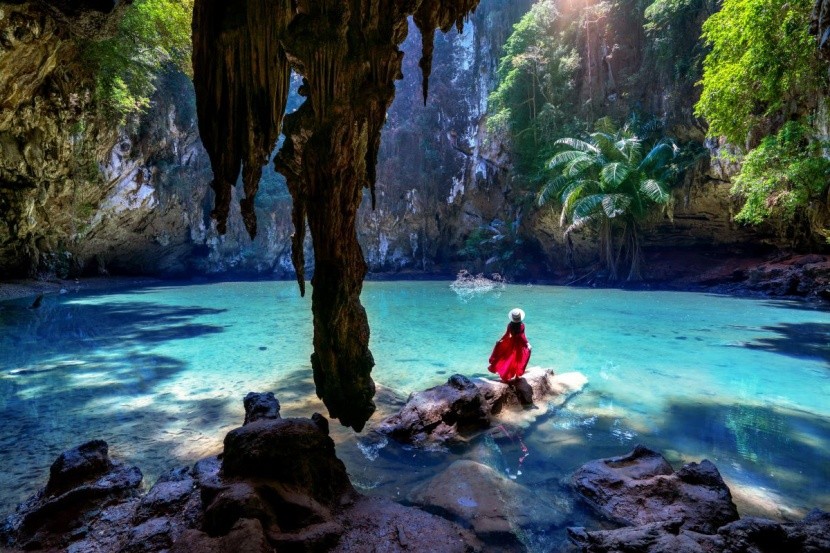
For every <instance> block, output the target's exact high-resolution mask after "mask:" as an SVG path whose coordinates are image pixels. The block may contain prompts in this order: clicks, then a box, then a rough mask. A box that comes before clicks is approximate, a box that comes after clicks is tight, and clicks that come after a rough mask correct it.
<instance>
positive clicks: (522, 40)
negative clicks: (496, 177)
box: [488, 0, 579, 180]
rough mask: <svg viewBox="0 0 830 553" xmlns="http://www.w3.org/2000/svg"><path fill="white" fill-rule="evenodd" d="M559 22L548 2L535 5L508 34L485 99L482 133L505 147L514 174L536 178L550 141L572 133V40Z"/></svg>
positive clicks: (552, 3) (576, 65) (575, 66)
mask: <svg viewBox="0 0 830 553" xmlns="http://www.w3.org/2000/svg"><path fill="white" fill-rule="evenodd" d="M564 27H566V25H565V22H562V21H560V20H559V13H558V10H557V8H556V2H555V1H554V0H541V1H539V2H537V3H536V4H535V5H534V6H533V7H532V8H531V9H530V11H529V12H528V13H526V14H525V15H524V17H522V19H521V20H520V21H519V23H517V24H516V25H515V26H514V28H513V33H512V34H511V35H510V38H508V39H507V42H506V44H505V45H504V56H503V57H502V58H501V60H500V61H499V68H498V75H499V86H498V87H497V88H496V90H495V91H494V92H493V93H492V94H491V95H490V100H489V101H490V107H489V115H488V128H489V130H490V132H491V133H492V135H494V137H495V138H496V139H497V140H500V141H504V142H506V143H508V144H510V149H511V152H512V153H513V155H514V159H513V161H514V164H515V167H516V169H517V171H518V173H519V174H521V175H523V176H527V177H529V178H530V179H531V180H532V179H534V178H535V177H537V173H538V171H539V167H541V166H542V165H543V163H542V160H544V159H546V158H548V157H550V154H551V153H552V152H551V151H550V150H549V147H550V145H551V144H552V143H553V141H554V140H555V139H556V138H559V137H562V136H567V134H569V133H573V132H576V125H577V124H578V123H577V121H576V118H575V113H574V111H573V109H572V107H573V106H574V105H576V104H577V100H576V96H575V83H574V77H575V75H576V72H577V69H578V68H579V55H578V54H577V53H576V50H575V48H573V47H572V46H571V44H573V43H575V42H576V41H575V39H573V38H571V37H569V36H566V35H568V33H569V31H568V29H567V28H564Z"/></svg>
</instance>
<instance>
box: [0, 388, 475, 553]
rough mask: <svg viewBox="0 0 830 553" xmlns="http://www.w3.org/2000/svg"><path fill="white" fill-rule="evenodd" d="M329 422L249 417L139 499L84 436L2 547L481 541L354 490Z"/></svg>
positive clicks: (139, 550)
mask: <svg viewBox="0 0 830 553" xmlns="http://www.w3.org/2000/svg"><path fill="white" fill-rule="evenodd" d="M260 397H265V398H266V399H268V397H267V395H265V394H263V395H262V396H260ZM271 397H273V396H271ZM266 403H267V404H269V405H271V406H273V405H274V403H273V402H270V400H269V401H267V402H266ZM269 410H270V408H269ZM269 410H266V413H267V412H269ZM270 412H271V413H273V411H272V410H271V411H270ZM327 431H328V421H327V420H326V419H325V418H324V417H322V416H321V415H316V416H315V417H314V418H313V419H282V418H261V419H259V420H255V421H253V422H249V423H248V424H245V425H244V426H242V427H240V428H237V429H236V430H233V431H231V432H230V433H228V435H227V437H226V440H225V451H224V453H223V454H222V455H221V456H220V457H209V458H206V459H202V460H201V461H199V462H198V463H196V465H195V466H194V467H193V468H192V469H188V468H186V467H184V468H178V469H174V470H171V471H170V472H168V473H167V474H165V475H163V476H162V477H160V478H159V480H158V482H157V483H156V484H155V485H154V486H153V487H152V488H151V489H150V491H149V492H148V493H147V494H146V495H144V496H143V497H140V498H139V497H138V493H137V488H138V486H139V484H140V482H141V472H140V471H139V470H138V469H137V468H134V467H125V466H123V465H120V464H118V463H114V462H112V461H111V460H110V459H109V457H108V456H107V446H106V443H104V442H99V441H96V442H89V443H87V444H84V445H83V446H80V447H78V448H75V449H73V450H70V451H67V452H65V453H64V454H62V455H61V456H60V457H59V458H58V460H57V461H56V462H55V464H54V465H53V470H52V475H51V477H50V480H49V486H50V489H51V490H53V491H55V493H57V494H59V495H49V494H47V492H46V490H44V491H42V492H40V493H39V494H38V495H36V496H34V497H33V498H32V499H30V500H29V501H28V502H26V503H24V504H23V505H21V506H20V508H19V510H18V513H17V514H16V515H14V516H12V517H10V518H9V519H8V520H7V521H6V523H5V524H4V525H3V527H2V529H0V549H2V548H3V547H7V546H8V547H12V548H15V547H16V548H22V549H27V550H32V549H47V550H50V551H52V550H65V551H69V552H71V553H113V552H121V553H162V552H165V553H167V552H171V553H183V552H187V553H220V552H221V553H226V552H228V551H233V552H236V551H239V552H245V553H248V552H252V553H257V552H260V551H261V552H273V551H286V552H291V551H309V552H312V551H313V552H317V551H331V550H333V549H334V548H337V549H336V550H337V551H350V552H362V551H368V550H374V551H390V552H391V551H459V552H460V551H470V550H475V549H477V548H478V547H479V545H480V543H479V542H478V541H477V540H476V538H475V537H474V536H473V535H472V534H471V533H470V532H469V531H465V530H463V529H462V528H460V527H459V526H458V525H456V524H454V523H452V522H450V521H447V520H444V519H441V518H440V517H436V516H434V515H431V514H428V513H425V512H423V511H420V510H418V509H417V508H415V507H404V506H401V505H397V504H395V503H392V502H389V501H385V500H380V499H370V498H364V497H362V496H360V495H359V494H357V492H355V491H354V488H353V487H352V484H351V482H350V480H349V478H348V475H347V474H346V471H345V467H344V465H343V463H342V462H341V461H340V460H339V459H338V458H337V456H336V455H335V450H334V443H333V442H332V440H331V438H330V437H329V436H328V432H327ZM67 487H68V489H67ZM4 551H5V549H4Z"/></svg>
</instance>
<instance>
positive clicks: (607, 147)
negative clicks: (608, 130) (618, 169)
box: [591, 132, 625, 161]
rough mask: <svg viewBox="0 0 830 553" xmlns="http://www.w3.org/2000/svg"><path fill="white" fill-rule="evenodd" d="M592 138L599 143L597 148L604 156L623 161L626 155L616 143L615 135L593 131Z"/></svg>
mask: <svg viewBox="0 0 830 553" xmlns="http://www.w3.org/2000/svg"><path fill="white" fill-rule="evenodd" d="M591 140H593V141H594V143H595V144H596V145H597V149H598V150H599V151H600V153H602V155H603V157H604V158H606V159H608V160H612V161H623V160H624V159H625V157H624V156H623V153H622V152H621V151H619V150H618V149H617V147H616V145H615V144H614V137H613V136H611V135H608V134H605V133H601V132H595V133H591Z"/></svg>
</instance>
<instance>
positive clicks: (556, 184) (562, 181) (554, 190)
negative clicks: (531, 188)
mask: <svg viewBox="0 0 830 553" xmlns="http://www.w3.org/2000/svg"><path fill="white" fill-rule="evenodd" d="M569 182H570V179H569V178H567V177H566V176H564V175H559V176H557V177H554V178H552V179H551V180H549V181H548V182H547V184H545V186H543V187H542V190H540V191H539V195H538V197H537V199H536V201H537V203H538V205H539V207H542V206H543V205H545V204H546V203H548V200H550V198H551V197H553V196H558V195H559V193H560V191H561V190H562V188H563V187H565V186H567V184H568V183H569Z"/></svg>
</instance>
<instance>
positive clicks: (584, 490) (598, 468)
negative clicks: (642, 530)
mask: <svg viewBox="0 0 830 553" xmlns="http://www.w3.org/2000/svg"><path fill="white" fill-rule="evenodd" d="M572 483H573V485H574V487H575V488H576V490H577V491H578V492H579V493H580V494H581V495H582V496H583V497H585V498H586V499H587V500H588V501H589V502H590V503H591V504H592V505H593V506H595V507H596V508H597V509H598V510H599V511H601V512H602V513H603V514H604V515H606V516H608V517H609V518H611V519H613V520H616V521H618V522H620V523H622V524H626V525H632V526H634V525H642V524H648V523H652V522H668V521H675V520H680V521H682V523H681V526H682V528H684V529H687V530H692V531H696V532H701V533H706V534H714V533H715V531H717V529H718V528H719V527H721V526H723V525H724V524H727V523H729V522H732V521H734V520H737V519H738V511H737V508H736V507H735V504H734V503H733V502H732V494H731V493H730V492H729V488H728V487H727V486H726V484H725V483H724V482H723V479H722V478H721V476H720V473H718V470H717V468H716V467H715V466H714V465H713V464H712V463H710V462H709V461H706V460H704V461H702V462H701V463H699V464H698V463H690V464H688V465H685V466H684V467H683V468H682V469H680V470H679V471H678V472H676V473H675V472H674V471H673V470H672V468H671V466H670V465H669V464H668V462H667V461H666V460H665V459H664V458H663V456H662V455H660V454H659V453H657V452H655V451H652V450H650V449H648V448H646V447H644V446H641V445H638V446H637V447H636V448H635V449H634V451H632V452H631V453H629V454H628V455H624V456H621V457H613V458H610V459H599V460H596V461H590V462H589V463H586V464H585V465H583V466H582V467H581V468H580V469H579V470H577V471H576V473H575V474H574V475H573V478H572Z"/></svg>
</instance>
